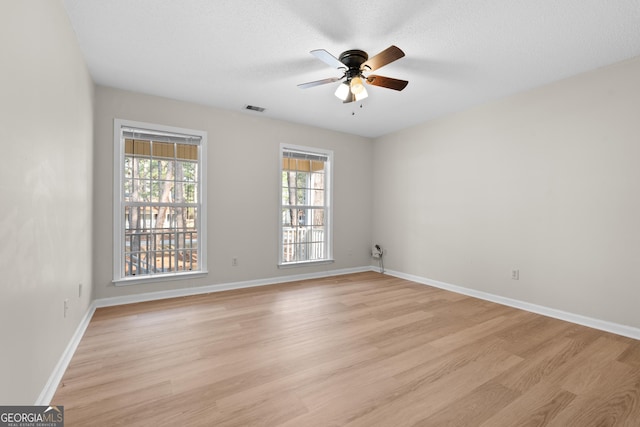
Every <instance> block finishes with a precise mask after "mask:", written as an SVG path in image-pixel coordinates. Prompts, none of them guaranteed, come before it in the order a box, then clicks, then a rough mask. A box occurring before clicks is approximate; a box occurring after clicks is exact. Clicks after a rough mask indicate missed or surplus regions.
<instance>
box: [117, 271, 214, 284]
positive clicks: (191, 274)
mask: <svg viewBox="0 0 640 427" xmlns="http://www.w3.org/2000/svg"><path fill="white" fill-rule="evenodd" d="M207 274H208V272H207V271H188V272H181V273H172V274H154V275H149V276H130V277H126V278H123V279H116V280H113V281H112V283H113V284H114V285H116V286H129V285H140V284H144V283H155V282H166V281H170V280H184V279H195V278H198V277H205V276H206V275H207Z"/></svg>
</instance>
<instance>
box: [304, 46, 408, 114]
mask: <svg viewBox="0 0 640 427" xmlns="http://www.w3.org/2000/svg"><path fill="white" fill-rule="evenodd" d="M311 54H312V55H313V56H315V57H316V58H318V59H319V60H321V61H322V62H324V63H325V64H327V65H329V66H330V67H333V68H336V69H338V70H342V71H343V72H344V74H343V75H342V77H338V78H336V77H332V78H328V79H322V80H316V81H313V82H308V83H302V84H299V85H298V87H299V88H301V89H307V88H310V87H314V86H320V85H323V84H327V83H333V82H337V81H340V80H342V82H341V83H340V85H338V88H337V89H336V91H335V96H336V97H337V98H339V99H341V100H342V102H344V103H349V102H353V101H361V100H363V99H365V98H366V97H368V96H369V94H368V93H367V89H366V88H365V86H364V83H365V82H366V83H367V84H370V85H373V86H379V87H384V88H387V89H393V90H397V91H401V90H402V89H404V88H405V87H406V86H407V84H408V83H409V82H408V81H406V80H399V79H394V78H391V77H384V76H377V75H365V73H369V72H371V71H375V70H377V69H378V68H381V67H384V66H385V65H387V64H390V63H392V62H393V61H396V60H398V59H400V58H402V57H403V56H404V52H403V51H402V50H400V48H398V47H397V46H390V47H388V48H387V49H385V50H383V51H382V52H380V53H379V54H377V55H375V56H374V57H372V58H369V55H368V54H367V52H365V51H363V50H358V49H352V50H347V51H345V52H342V53H341V54H340V57H339V58H336V57H335V56H333V55H332V54H330V53H329V52H327V51H326V50H324V49H317V50H312V51H311Z"/></svg>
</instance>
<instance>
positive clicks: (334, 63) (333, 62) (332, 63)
mask: <svg viewBox="0 0 640 427" xmlns="http://www.w3.org/2000/svg"><path fill="white" fill-rule="evenodd" d="M310 53H311V55H313V56H315V57H316V58H318V59H319V60H320V61H322V62H324V63H325V64H327V65H328V66H329V67H333V68H338V69H340V68H347V67H345V65H344V64H343V63H342V62H340V60H339V59H338V58H336V57H335V56H333V55H331V54H330V53H329V52H327V51H326V50H324V49H316V50H312V51H311V52H310Z"/></svg>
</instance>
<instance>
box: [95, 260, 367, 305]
mask: <svg viewBox="0 0 640 427" xmlns="http://www.w3.org/2000/svg"><path fill="white" fill-rule="evenodd" d="M364 271H371V268H370V267H368V266H367V267H357V268H343V269H340V270H330V271H321V272H317V273H308V274H296V275H292V276H278V277H271V278H268V279H257V280H245V281H242V282H230V283H219V284H216V285H207V286H197V287H193V288H184V289H172V290H169V291H158V292H147V293H144V294H135V295H123V296H119V297H110V298H100V299H97V300H95V301H94V303H95V305H96V307H98V308H99V307H111V306H115V305H123V304H134V303H137V302H145V301H155V300H161V299H167V298H178V297H186V296H190V295H202V294H210V293H212V292H222V291H230V290H233V289H244V288H253V287H256V286H267V285H275V284H277V283H287V282H297V281H299V280H307V279H319V278H322V277H330V276H340V275H343V274H351V273H362V272H364Z"/></svg>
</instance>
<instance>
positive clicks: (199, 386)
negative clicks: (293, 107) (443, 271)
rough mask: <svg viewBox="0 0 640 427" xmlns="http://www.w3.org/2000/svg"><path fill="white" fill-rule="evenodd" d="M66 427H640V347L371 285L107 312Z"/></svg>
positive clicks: (280, 289) (420, 288) (441, 294)
mask: <svg viewBox="0 0 640 427" xmlns="http://www.w3.org/2000/svg"><path fill="white" fill-rule="evenodd" d="M52 403H53V404H57V405H64V409H65V421H66V424H65V425H67V426H69V427H71V426H93V425H105V426H116V425H126V426H138V425H139V426H163V425H170V426H177V425H181V426H200V425H202V426H250V425H264V426H304V427H306V426H322V427H325V426H394V427H395V426H483V427H488V426H491V427H493V426H509V427H512V426H561V427H568V426H577V427H587V426H634V427H637V426H640V341H636V340H632V339H629V338H624V337H620V336H616V335H613V334H609V333H605V332H601V331H597V330H593V329H589V328H586V327H582V326H578V325H574V324H571V323H567V322H563V321H560V320H555V319H551V318H547V317H544V316H540V315H537V314H533V313H529V312H525V311H520V310H517V309H513V308H509V307H505V306H501V305H497V304H494V303H490V302H486V301H482V300H478V299H474V298H470V297H466V296H463V295H459V294H455V293H451V292H446V291H443V290H439V289H436V288H432V287H428V286H424V285H419V284H415V283H412V282H409V281H406V280H401V279H397V278H393V277H390V276H385V275H381V274H378V273H373V272H371V273H359V274H351V275H345V276H337V277H332V278H326V279H320V280H309V281H303V282H295V283H289V284H281V285H274V286H266V287H260V288H252V289H243V290H238V291H229V292H220V293H212V294H207V295H200V296H192V297H185V298H175V299H170V300H162V301H154V302H148V303H140V304H131V305H125V306H119V307H110V308H101V309H98V310H96V313H95V315H94V317H93V319H92V320H91V323H90V325H89V327H88V329H87V331H86V333H85V335H84V337H83V338H82V341H81V343H80V345H79V347H78V349H77V352H76V354H75V355H74V357H73V359H72V361H71V363H70V365H69V368H68V369H67V371H66V373H65V375H64V377H63V379H62V382H61V384H60V386H59V388H58V390H57V392H56V394H55V396H54V398H53V401H52Z"/></svg>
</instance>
